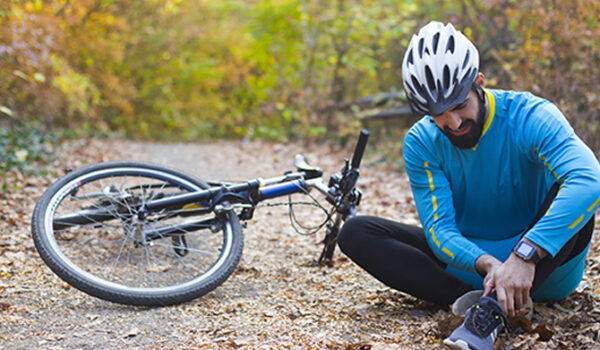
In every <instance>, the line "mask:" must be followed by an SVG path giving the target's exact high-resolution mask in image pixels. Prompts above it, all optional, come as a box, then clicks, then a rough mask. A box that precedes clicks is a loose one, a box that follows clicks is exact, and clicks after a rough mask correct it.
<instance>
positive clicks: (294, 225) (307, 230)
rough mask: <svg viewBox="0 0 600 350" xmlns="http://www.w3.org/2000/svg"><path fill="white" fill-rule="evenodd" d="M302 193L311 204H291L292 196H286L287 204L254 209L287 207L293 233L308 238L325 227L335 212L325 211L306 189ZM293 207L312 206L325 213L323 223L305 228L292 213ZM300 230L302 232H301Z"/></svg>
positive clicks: (333, 210) (293, 212) (299, 202)
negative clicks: (310, 200)
mask: <svg viewBox="0 0 600 350" xmlns="http://www.w3.org/2000/svg"><path fill="white" fill-rule="evenodd" d="M302 191H303V192H304V194H306V195H307V196H308V197H309V198H310V199H312V202H302V201H295V202H292V195H288V202H287V203H283V202H279V203H265V204H259V205H257V206H256V208H259V207H277V206H284V205H285V206H288V207H289V212H288V213H289V214H288V215H289V218H290V223H291V225H292V228H293V229H294V231H296V233H298V234H299V235H301V236H310V235H313V234H315V233H317V232H318V231H319V230H320V229H321V228H323V226H325V225H326V224H327V223H328V222H329V221H330V220H331V218H332V216H333V213H334V212H335V207H333V208H331V210H330V211H327V209H326V208H325V207H323V206H322V205H321V203H319V201H318V200H317V199H316V198H315V197H314V196H313V195H311V194H310V192H308V191H307V190H306V189H304V188H302ZM294 205H309V206H314V207H317V208H319V209H320V210H321V211H323V213H325V215H326V218H325V219H324V220H323V222H321V223H319V224H317V225H315V226H312V227H310V226H305V225H303V224H302V223H300V221H299V220H298V218H297V217H296V214H295V211H294V207H293V206H294ZM301 229H302V230H301Z"/></svg>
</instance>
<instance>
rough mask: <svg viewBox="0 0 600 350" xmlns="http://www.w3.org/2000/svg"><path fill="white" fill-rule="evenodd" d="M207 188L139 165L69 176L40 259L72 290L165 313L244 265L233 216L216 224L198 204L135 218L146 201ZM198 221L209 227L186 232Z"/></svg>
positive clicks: (51, 213) (52, 208) (51, 211)
mask: <svg viewBox="0 0 600 350" xmlns="http://www.w3.org/2000/svg"><path fill="white" fill-rule="evenodd" d="M205 187H206V185H205V184H203V183H202V182H200V181H194V179H190V178H189V177H184V176H182V174H181V173H179V172H177V171H174V170H170V171H167V170H166V168H160V167H157V166H154V167H141V166H140V165H139V164H138V165H136V166H117V167H106V168H102V167H100V168H97V169H95V170H92V171H88V172H85V173H82V174H79V175H78V176H72V178H69V179H65V181H64V183H63V184H62V185H61V186H59V188H58V189H57V190H56V191H55V193H54V194H52V195H51V196H50V197H49V199H48V202H47V206H46V210H44V212H43V214H44V215H43V230H41V231H42V232H44V235H43V239H42V240H41V241H43V243H41V244H42V245H44V246H45V248H46V249H42V251H44V250H45V251H46V252H45V253H42V251H40V255H42V257H43V258H44V260H46V262H47V263H48V265H49V266H50V267H51V268H53V270H54V271H55V272H56V273H57V274H58V275H59V276H60V277H61V278H63V279H65V280H66V281H67V282H69V283H70V284H72V285H73V286H75V287H77V288H79V289H81V290H83V291H85V292H87V293H89V294H92V295H94V296H97V297H100V298H103V299H107V300H110V301H114V302H119V303H125V304H138V305H165V304H174V303H180V302H183V301H187V300H190V299H193V298H195V297H198V296H200V295H203V294H205V293H207V292H208V291H210V290H212V289H214V288H215V287H216V286H218V285H219V284H221V283H222V282H223V281H224V280H225V279H226V278H227V277H228V276H229V275H230V274H231V272H232V271H233V269H234V268H235V266H236V265H237V263H238V261H239V257H240V255H241V248H242V247H241V244H242V243H241V231H240V228H239V222H238V219H237V216H236V215H235V213H232V212H231V213H228V214H224V215H221V216H216V215H215V214H214V213H213V212H210V211H202V210H201V208H200V207H201V205H200V207H199V206H198V205H197V204H194V205H189V206H184V207H183V208H178V209H176V210H163V211H160V212H158V213H153V214H151V215H149V216H148V217H146V218H144V219H140V218H139V217H138V215H137V212H138V210H139V208H140V207H141V206H143V203H145V202H147V201H149V200H152V199H156V198H163V197H168V196H172V195H177V194H182V193H186V192H190V191H197V190H200V189H202V188H205ZM192 213H193V214H194V215H191V214H192ZM198 221H201V222H204V223H205V225H203V226H202V228H200V229H194V230H193V231H192V230H188V229H187V228H189V223H190V222H198ZM173 227H177V228H178V229H177V230H176V231H175V234H173V232H174V231H173V230H172V228H173ZM196 228H197V227H196ZM150 237H152V238H150ZM36 244H37V243H36Z"/></svg>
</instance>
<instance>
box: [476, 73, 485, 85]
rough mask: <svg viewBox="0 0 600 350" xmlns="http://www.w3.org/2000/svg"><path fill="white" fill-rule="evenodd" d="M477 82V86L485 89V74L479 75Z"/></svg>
mask: <svg viewBox="0 0 600 350" xmlns="http://www.w3.org/2000/svg"><path fill="white" fill-rule="evenodd" d="M475 82H476V83H477V85H479V86H481V87H485V77H484V76H483V73H481V72H479V73H477V78H475Z"/></svg>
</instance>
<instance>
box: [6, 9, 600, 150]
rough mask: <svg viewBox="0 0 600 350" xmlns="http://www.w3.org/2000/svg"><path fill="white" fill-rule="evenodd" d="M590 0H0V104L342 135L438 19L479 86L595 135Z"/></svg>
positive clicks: (111, 124) (156, 126)
mask: <svg viewBox="0 0 600 350" xmlns="http://www.w3.org/2000/svg"><path fill="white" fill-rule="evenodd" d="M599 6H600V5H599V3H598V1H596V0H532V1H516V0H451V1H439V0H414V1H392V0H380V1H377V0H362V1H359V0H356V1H349V0H335V1H317V0H253V1H243V0H236V1H209V0H196V1H190V0H148V1H120V0H78V1H73V0H33V1H20V0H6V1H2V2H1V3H0V91H2V93H1V94H0V115H1V118H2V119H11V120H13V121H14V120H20V121H26V122H30V121H34V120H37V121H39V120H41V121H43V122H44V123H46V124H47V125H59V126H66V127H70V128H77V129H80V130H86V131H89V132H91V133H98V132H101V133H118V134H122V135H128V136H132V137H140V138H154V139H184V140H194V139H202V138H216V137H235V138H239V137H247V138H252V137H260V138H269V139H279V140H285V139H288V138H290V137H292V138H293V137H305V136H313V137H319V136H323V135H325V134H327V135H330V134H332V133H333V134H337V135H338V136H344V135H346V134H353V133H354V131H355V129H356V126H357V125H358V124H359V123H360V120H359V119H360V117H361V116H363V115H364V114H361V113H356V109H353V108H348V106H349V105H350V106H351V103H350V104H349V102H352V101H356V100H357V99H359V98H361V97H364V96H369V95H374V94H377V93H380V92H390V91H392V92H393V91H400V92H401V74H400V72H401V69H400V64H401V59H402V56H403V54H404V48H405V47H406V45H407V43H408V41H409V40H410V35H411V34H412V33H413V32H414V31H415V30H416V29H417V28H418V27H420V26H422V25H423V24H425V23H426V22H427V21H429V20H430V19H437V20H441V21H444V22H448V21H452V22H453V23H455V24H456V26H457V27H458V28H460V29H462V30H463V31H464V32H465V33H466V34H467V35H468V36H469V37H471V38H472V39H473V40H474V42H475V43H476V44H477V45H478V46H479V47H480V49H481V57H482V71H483V72H484V73H485V74H486V76H487V78H488V86H491V87H499V88H505V89H518V90H530V91H532V92H534V93H536V94H538V95H541V96H543V97H546V98H549V99H551V100H553V101H555V102H557V103H558V104H559V106H560V107H561V108H562V110H563V111H564V112H565V114H566V115H567V116H568V118H569V119H570V120H571V122H572V124H573V125H574V126H575V127H576V129H577V131H578V132H579V134H580V135H581V136H582V137H584V139H585V140H586V141H587V142H588V143H589V144H590V145H592V146H593V147H594V148H595V149H596V150H598V149H599V148H600V130H598V119H599V115H598V113H599V112H598V108H597V107H596V106H597V105H598V102H600V101H599V100H600V96H599V93H598V91H599V89H598V87H597V84H596V82H597V81H600V64H599V63H600V62H599V61H600V46H599V45H598V40H597V38H599V37H600V28H599V25H598V22H599V21H598V20H599V15H600V8H599Z"/></svg>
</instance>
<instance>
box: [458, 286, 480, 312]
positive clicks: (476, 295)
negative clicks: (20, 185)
mask: <svg viewBox="0 0 600 350" xmlns="http://www.w3.org/2000/svg"><path fill="white" fill-rule="evenodd" d="M482 295H483V290H472V291H470V292H466V293H465V294H463V295H461V296H460V297H458V298H457V299H456V300H455V301H454V303H452V313H453V314H454V315H457V316H464V315H465V314H466V313H467V310H469V309H470V308H471V306H473V305H475V304H477V302H478V301H479V299H480V298H481V296H482Z"/></svg>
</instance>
